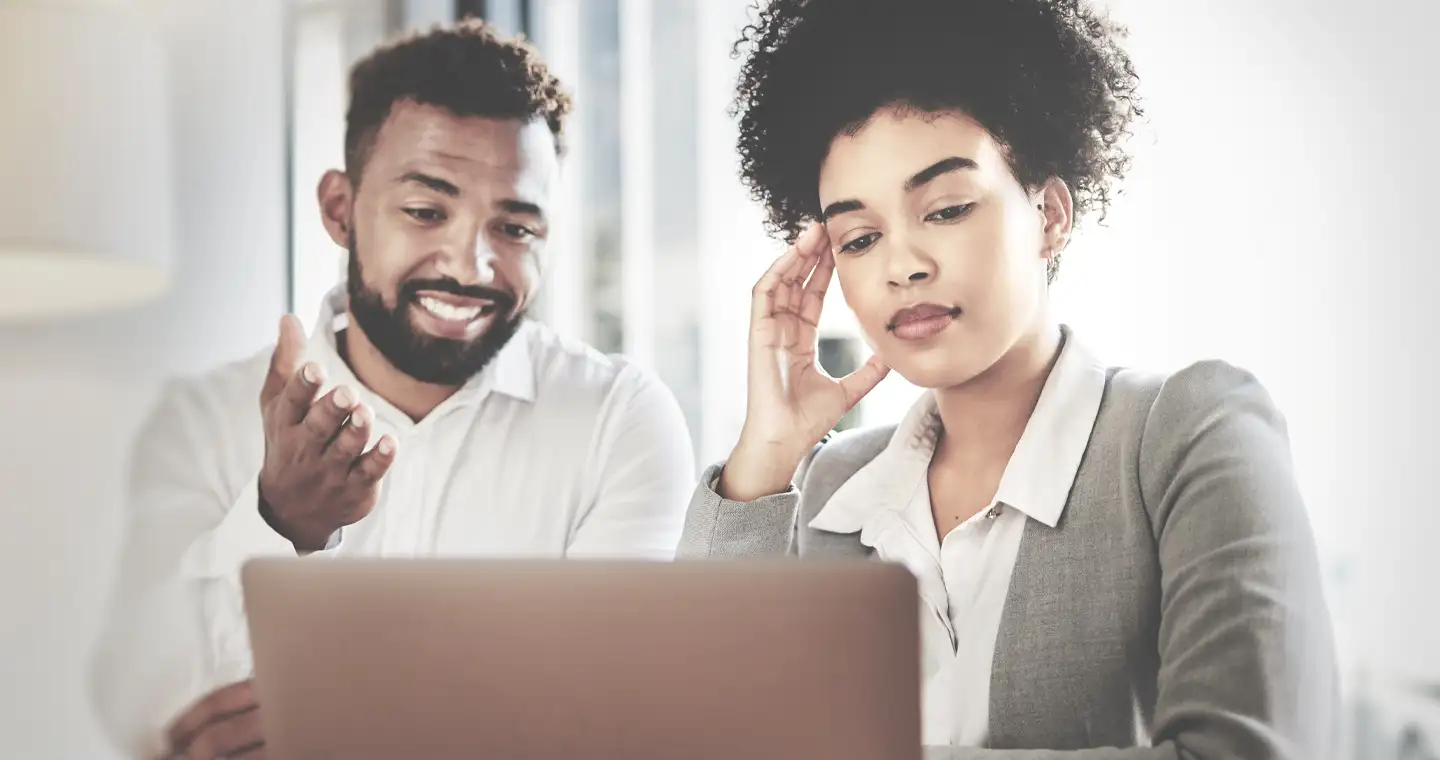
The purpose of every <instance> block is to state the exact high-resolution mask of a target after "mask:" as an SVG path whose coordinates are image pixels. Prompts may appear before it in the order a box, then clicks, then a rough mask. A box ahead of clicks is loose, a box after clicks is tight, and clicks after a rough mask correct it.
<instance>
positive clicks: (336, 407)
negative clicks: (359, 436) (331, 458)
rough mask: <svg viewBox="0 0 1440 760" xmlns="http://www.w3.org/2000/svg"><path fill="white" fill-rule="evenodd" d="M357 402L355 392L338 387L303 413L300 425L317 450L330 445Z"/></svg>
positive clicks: (345, 387)
mask: <svg viewBox="0 0 1440 760" xmlns="http://www.w3.org/2000/svg"><path fill="white" fill-rule="evenodd" d="M359 402H360V399H359V398H357V397H356V396H355V391H352V390H350V388H348V387H347V386H344V385H338V386H336V387H334V388H332V389H331V390H330V392H329V393H327V394H325V395H324V397H322V398H321V399H320V400H319V401H316V402H315V403H313V404H311V405H310V411H308V412H306V413H305V420H304V422H302V423H301V424H303V425H304V427H305V430H306V431H308V432H309V434H310V436H311V439H312V444H314V445H318V450H324V449H325V448H326V447H328V446H329V445H330V442H331V441H332V440H334V438H335V434H336V433H339V432H340V425H341V424H343V423H344V422H345V418H346V417H349V416H350V410H352V409H354V408H355V405H356V404H358V403H359Z"/></svg>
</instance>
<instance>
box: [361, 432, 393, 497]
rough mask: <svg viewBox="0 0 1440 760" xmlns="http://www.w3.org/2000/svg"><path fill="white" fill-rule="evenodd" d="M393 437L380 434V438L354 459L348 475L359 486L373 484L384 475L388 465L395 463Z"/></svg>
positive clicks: (388, 468) (388, 467)
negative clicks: (363, 453) (362, 454)
mask: <svg viewBox="0 0 1440 760" xmlns="http://www.w3.org/2000/svg"><path fill="white" fill-rule="evenodd" d="M397 448H398V447H397V446H396V445H395V439H394V438H391V437H390V436H388V435H382V436H380V440H379V441H378V442H376V444H375V446H374V447H372V448H371V449H370V450H369V451H367V452H365V455H364V456H362V457H360V458H359V459H358V460H356V462H355V465H354V466H353V467H352V468H351V471H350V477H351V478H352V479H353V481H354V482H355V483H356V484H357V485H360V486H373V485H375V484H376V483H379V482H380V478H383V477H385V473H386V472H388V471H389V470H390V465H392V464H394V463H395V451H396V449H397Z"/></svg>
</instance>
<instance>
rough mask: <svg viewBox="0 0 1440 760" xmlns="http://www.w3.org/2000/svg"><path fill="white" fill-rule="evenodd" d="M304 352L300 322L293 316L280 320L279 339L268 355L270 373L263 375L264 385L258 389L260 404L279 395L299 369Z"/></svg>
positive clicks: (267, 402) (288, 315)
mask: <svg viewBox="0 0 1440 760" xmlns="http://www.w3.org/2000/svg"><path fill="white" fill-rule="evenodd" d="M304 350H305V338H304V336H303V334H302V331H301V329H300V320H298V319H296V318H295V315H293V314H286V315H285V316H283V317H281V318H280V338H279V340H278V341H277V342H276V343H275V350H274V351H273V352H271V354H270V371H269V372H268V373H267V374H266V375H265V384H264V386H263V387H262V388H261V389H260V403H261V404H262V405H264V404H269V403H270V400H271V399H273V398H275V397H276V396H278V395H280V392H281V391H283V390H284V389H285V385H286V383H288V382H290V378H291V377H292V376H294V374H295V372H296V370H298V369H299V364H300V355H301V353H302V352H303V351H304Z"/></svg>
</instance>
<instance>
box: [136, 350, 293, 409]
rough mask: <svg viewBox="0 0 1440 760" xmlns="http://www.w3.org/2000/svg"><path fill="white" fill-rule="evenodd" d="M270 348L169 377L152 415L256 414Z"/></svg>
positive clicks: (268, 364)
mask: <svg viewBox="0 0 1440 760" xmlns="http://www.w3.org/2000/svg"><path fill="white" fill-rule="evenodd" d="M272 350H273V349H272V348H269V347H267V348H265V349H264V350H262V351H258V352H256V353H255V354H253V355H251V356H247V357H244V358H241V359H235V360H233V361H229V362H226V363H224V364H221V365H219V366H216V367H213V368H211V369H208V370H204V371H202V372H196V373H189V374H180V375H175V376H173V377H171V378H170V379H169V380H167V381H166V382H165V384H164V386H163V387H162V388H161V390H160V395H159V398H158V400H157V403H156V406H155V411H154V413H153V416H155V417H174V416H175V415H179V414H183V415H186V416H190V417H194V416H197V415H199V416H202V417H205V418H208V419H212V420H213V419H215V418H218V417H232V416H234V415H237V414H247V415H258V414H259V411H260V406H259V404H260V401H259V399H260V387H261V386H262V385H263V384H264V382H265V374H266V373H267V372H268V371H269V368H270V354H271V352H272Z"/></svg>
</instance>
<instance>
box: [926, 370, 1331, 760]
mask: <svg viewBox="0 0 1440 760" xmlns="http://www.w3.org/2000/svg"><path fill="white" fill-rule="evenodd" d="M1140 473H1141V482H1140V486H1141V490H1142V492H1143V494H1144V498H1145V503H1146V505H1147V507H1148V509H1149V510H1150V512H1151V517H1152V524H1153V526H1154V531H1155V539H1156V546H1157V549H1158V551H1159V559H1160V572H1161V600H1160V604H1161V622H1160V628H1159V642H1158V644H1159V655H1160V672H1159V684H1158V686H1159V688H1158V697H1157V705H1156V711H1155V717H1154V722H1153V730H1152V731H1153V740H1154V745H1155V746H1153V747H1147V748H1134V749H1091V750H1082V751H1072V752H1058V751H1021V750H1006V751H991V750H983V749H968V748H948V747H947V748H930V749H928V750H927V754H926V760H1271V759H1275V760H1279V759H1281V758H1283V759H1284V760H1324V759H1325V758H1329V757H1332V756H1333V755H1334V753H1335V752H1336V735H1335V731H1334V726H1335V725H1336V722H1337V720H1338V718H1339V710H1338V708H1339V704H1338V696H1337V688H1336V669H1335V653H1334V645H1333V642H1332V639H1331V632H1330V618H1329V614H1328V612H1327V610H1326V605H1325V601H1324V598H1323V594H1322V591H1321V585H1320V572H1319V562H1318V559H1317V557H1316V551H1315V545H1314V539H1313V537H1312V535H1311V531H1310V526H1309V521H1308V518H1307V516H1306V512H1305V505H1304V503H1303V502H1302V500H1301V497H1300V493H1299V489H1298V488H1297V486H1296V483H1295V477H1294V475H1293V473H1292V467H1291V461H1290V453H1289V444H1288V440H1287V438H1286V432H1285V424H1284V421H1283V420H1282V418H1281V415H1280V413H1279V412H1278V411H1277V410H1276V408H1275V406H1274V404H1273V403H1272V402H1271V400H1270V398H1269V396H1268V395H1267V394H1266V393H1265V391H1264V389H1263V388H1262V387H1261V386H1260V384H1259V383H1258V382H1256V380H1255V379H1254V378H1253V377H1251V376H1250V375H1248V374H1246V373H1244V372H1242V371H1240V370H1238V369H1235V368H1233V367H1230V366H1229V365H1225V364H1221V363H1218V362H1210V363H1203V364H1198V365H1195V366H1193V367H1191V368H1189V369H1186V370H1183V371H1182V372H1180V373H1177V374H1176V375H1175V376H1174V377H1172V378H1171V379H1170V380H1169V381H1168V382H1167V383H1166V384H1165V386H1164V388H1163V389H1162V390H1161V391H1160V394H1159V396H1158V397H1157V399H1156V400H1155V403H1154V406H1153V408H1152V410H1151V413H1150V416H1149V419H1148V420H1147V422H1146V426H1145V431H1144V434H1143V437H1142V440H1141V446H1140Z"/></svg>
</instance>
